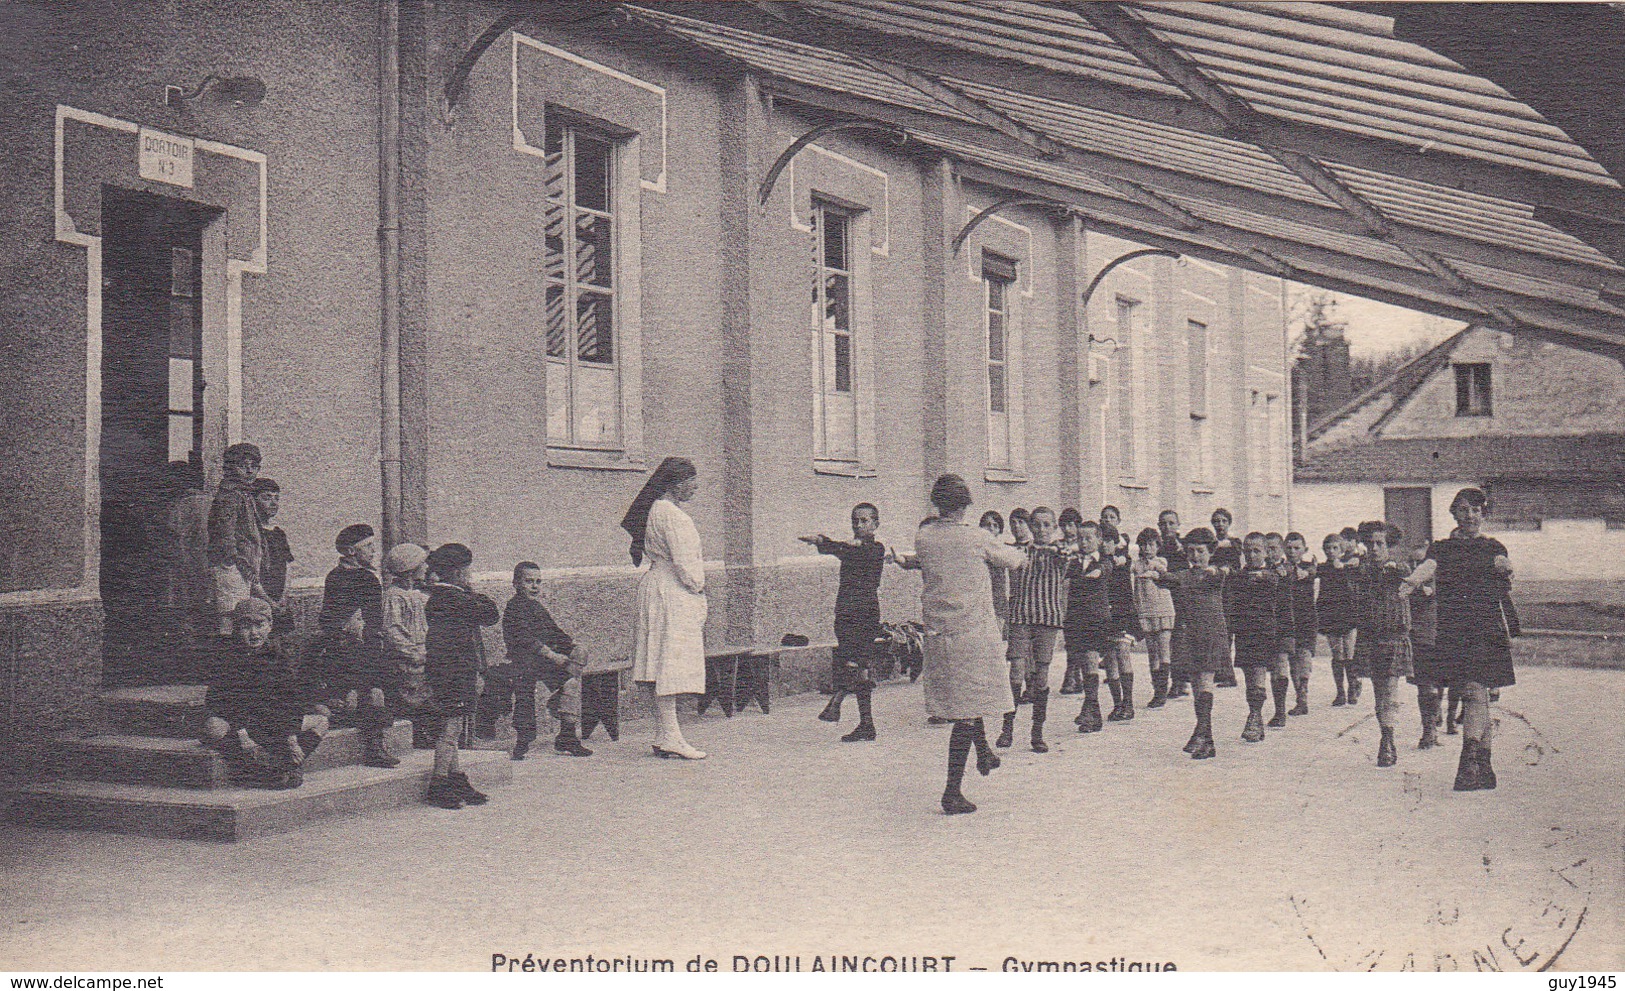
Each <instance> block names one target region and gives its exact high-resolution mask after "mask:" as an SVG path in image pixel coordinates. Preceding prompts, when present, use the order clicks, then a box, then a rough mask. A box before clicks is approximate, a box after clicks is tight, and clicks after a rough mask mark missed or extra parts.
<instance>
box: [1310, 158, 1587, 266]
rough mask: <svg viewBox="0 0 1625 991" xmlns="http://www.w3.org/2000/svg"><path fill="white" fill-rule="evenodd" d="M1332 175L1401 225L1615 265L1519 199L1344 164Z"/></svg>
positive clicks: (1332, 168)
mask: <svg viewBox="0 0 1625 991" xmlns="http://www.w3.org/2000/svg"><path fill="white" fill-rule="evenodd" d="M1327 167H1328V168H1329V169H1331V171H1332V173H1333V174H1334V175H1336V176H1337V177H1338V178H1339V179H1340V180H1342V181H1343V182H1344V183H1345V184H1346V185H1348V187H1349V188H1350V189H1352V190H1354V192H1356V193H1357V194H1359V195H1360V196H1361V197H1362V198H1363V199H1365V200H1367V201H1368V202H1370V203H1371V204H1372V205H1373V206H1375V207H1376V208H1377V209H1378V210H1380V211H1382V212H1383V213H1384V214H1386V215H1388V216H1391V217H1393V218H1394V219H1395V220H1398V221H1400V222H1402V223H1410V224H1415V225H1416V226H1418V227H1427V228H1430V229H1433V230H1439V231H1444V232H1446V233H1456V234H1462V235H1463V236H1466V237H1472V238H1476V239H1479V240H1484V241H1489V242H1490V243H1492V244H1500V245H1505V246H1507V247H1510V248H1515V249H1517V250H1520V251H1531V252H1535V253H1538V254H1544V255H1550V256H1552V257H1554V258H1564V259H1568V260H1570V261H1577V262H1582V263H1585V264H1588V265H1598V266H1602V267H1605V268H1611V269H1616V270H1617V269H1619V266H1618V265H1616V264H1615V263H1614V262H1613V261H1612V260H1611V259H1609V258H1607V257H1606V256H1604V255H1603V254H1602V253H1600V252H1599V251H1597V249H1595V248H1593V247H1591V246H1590V245H1589V244H1586V243H1585V242H1583V241H1580V240H1578V239H1577V238H1575V237H1572V236H1570V235H1568V234H1565V233H1563V232H1562V231H1559V230H1556V229H1554V228H1552V227H1548V226H1546V225H1545V224H1542V223H1540V222H1539V221H1537V220H1535V218H1534V210H1533V209H1531V208H1530V207H1528V206H1526V205H1525V204H1522V203H1514V202H1512V201H1511V200H1503V199H1499V198H1496V197H1491V196H1480V195H1476V194H1473V193H1467V192H1461V191H1458V190H1442V189H1440V188H1438V187H1436V186H1429V185H1426V184H1424V183H1419V182H1411V181H1409V180H1404V179H1400V178H1398V177H1395V176H1390V175H1381V174H1378V173H1375V172H1369V171H1366V170H1364V169H1356V168H1353V167H1350V166H1344V165H1328V166H1327Z"/></svg>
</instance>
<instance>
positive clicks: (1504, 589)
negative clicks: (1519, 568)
mask: <svg viewBox="0 0 1625 991" xmlns="http://www.w3.org/2000/svg"><path fill="white" fill-rule="evenodd" d="M1488 505H1489V499H1488V497H1486V496H1485V495H1484V493H1483V491H1482V490H1480V489H1473V488H1467V489H1462V490H1461V491H1460V492H1458V493H1456V498H1455V499H1454V500H1452V501H1451V503H1450V515H1451V516H1453V517H1455V520H1456V529H1455V531H1454V532H1452V533H1451V534H1450V536H1449V537H1446V538H1445V539H1444V540H1436V541H1434V542H1433V545H1432V546H1431V547H1429V548H1428V556H1427V560H1426V561H1423V562H1422V564H1421V566H1420V567H1418V568H1417V569H1416V572H1415V573H1414V574H1412V575H1411V577H1410V578H1409V579H1408V580H1407V585H1408V587H1409V588H1410V589H1411V590H1412V591H1414V590H1415V588H1416V587H1418V586H1420V585H1421V584H1423V583H1424V582H1426V581H1427V580H1428V579H1429V578H1432V579H1433V580H1434V585H1435V588H1437V590H1438V591H1437V596H1436V598H1437V601H1438V603H1439V630H1438V639H1437V642H1436V644H1435V650H1436V651H1437V655H1438V656H1437V658H1436V664H1437V669H1438V671H1439V673H1440V675H1441V676H1442V677H1443V678H1444V679H1445V680H1446V681H1447V682H1448V683H1449V684H1450V686H1451V687H1452V688H1456V689H1460V690H1462V692H1463V693H1464V695H1465V696H1466V701H1465V703H1464V706H1463V712H1462V727H1461V760H1460V763H1459V764H1458V765H1457V768H1456V783H1455V790H1456V791H1478V790H1480V789H1489V788H1494V787H1495V770H1494V769H1493V768H1492V767H1491V766H1490V732H1491V726H1492V723H1491V721H1490V691H1491V690H1492V689H1499V688H1504V687H1506V686H1507V685H1511V684H1514V683H1515V682H1516V680H1517V679H1516V678H1515V677H1514V676H1513V673H1512V640H1511V637H1512V631H1511V624H1510V623H1509V621H1508V616H1507V611H1506V607H1505V603H1506V602H1507V593H1508V591H1509V590H1510V589H1511V585H1512V564H1511V562H1510V561H1509V560H1508V558H1507V549H1506V546H1505V545H1504V544H1502V543H1501V542H1500V541H1499V540H1496V539H1494V538H1493V537H1486V536H1484V535H1483V534H1481V533H1480V532H1479V531H1480V529H1481V528H1482V526H1483V524H1484V514H1485V511H1486V509H1487V508H1488Z"/></svg>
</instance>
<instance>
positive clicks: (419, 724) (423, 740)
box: [384, 544, 434, 750]
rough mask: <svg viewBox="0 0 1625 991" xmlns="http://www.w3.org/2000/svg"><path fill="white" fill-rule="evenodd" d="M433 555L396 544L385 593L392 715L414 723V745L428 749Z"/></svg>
mask: <svg viewBox="0 0 1625 991" xmlns="http://www.w3.org/2000/svg"><path fill="white" fill-rule="evenodd" d="M428 558H429V552H428V551H426V550H424V549H423V548H422V547H419V546H418V545H417V544H396V545H395V546H394V547H392V548H390V550H389V554H388V555H386V556H385V558H384V572H385V574H386V575H388V577H389V587H388V588H386V589H384V651H385V655H386V656H385V664H386V665H387V666H388V667H390V668H393V669H394V675H395V678H394V685H393V689H394V690H393V691H391V692H389V693H388V694H387V696H386V699H385V700H386V701H387V702H388V703H389V708H390V711H391V713H393V714H399V715H401V716H404V717H406V718H407V719H410V720H412V746H413V747H415V748H417V749H420V750H430V749H433V747H434V742H433V741H432V740H430V739H429V737H428V733H427V724H428V721H429V713H428V712H427V711H426V709H427V707H428V706H429V702H430V695H429V682H428V678H427V676H426V675H425V674H424V673H423V657H424V653H425V652H426V651H427V650H428V647H427V640H428V636H429V617H428V615H427V614H426V613H425V612H424V608H425V607H426V606H427V605H428V604H429V593H427V592H425V591H423V589H422V587H421V586H422V584H423V580H424V578H425V577H427V576H428V572H429V568H428V565H426V564H425V563H424V562H425V561H427V560H428Z"/></svg>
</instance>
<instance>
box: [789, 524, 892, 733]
mask: <svg viewBox="0 0 1625 991" xmlns="http://www.w3.org/2000/svg"><path fill="white" fill-rule="evenodd" d="M879 529H880V510H879V509H876V508H875V507H874V505H873V504H871V503H867V502H860V503H858V504H857V505H856V506H853V507H852V539H851V540H850V541H845V540H832V539H830V538H829V537H826V536H825V535H823V534H821V533H820V534H817V535H815V536H806V537H802V538H800V539H801V540H802V541H804V542H805V543H809V544H811V545H813V546H814V547H816V548H818V553H820V554H830V555H833V556H834V557H836V558H838V559H840V562H841V584H840V588H839V589H838V590H837V591H836V593H835V653H834V655H833V656H832V658H831V660H830V668H831V671H830V673H831V675H832V680H833V682H834V690H835V694H834V695H832V696H831V697H830V700H829V705H827V706H825V707H824V711H823V712H821V713H819V715H818V718H819V719H822V720H823V721H824V722H826V723H838V722H840V721H841V703H842V702H844V701H845V700H846V694H847V692H851V693H852V694H853V695H856V696H857V698H858V725H857V726H856V727H854V728H853V729H852V731H851V732H850V733H847V734H846V735H845V736H842V737H841V742H842V743H856V742H859V741H863V740H873V739H874V738H875V722H874V716H873V714H872V712H871V710H870V700H871V698H872V696H873V692H874V684H875V683H874V677H873V675H872V674H871V667H872V663H873V661H872V658H873V657H874V652H875V641H876V640H877V639H878V638H880V637H881V636H882V633H881V629H880V576H881V572H882V571H883V570H884V569H885V567H886V548H885V545H883V544H881V543H880V541H878V540H876V539H875V532H876V531H877V530H879Z"/></svg>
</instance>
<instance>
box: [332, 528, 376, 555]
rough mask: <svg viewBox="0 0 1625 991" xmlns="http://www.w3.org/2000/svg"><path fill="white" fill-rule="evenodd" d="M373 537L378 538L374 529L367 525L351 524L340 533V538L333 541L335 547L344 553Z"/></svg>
mask: <svg viewBox="0 0 1625 991" xmlns="http://www.w3.org/2000/svg"><path fill="white" fill-rule="evenodd" d="M372 536H376V531H374V530H373V528H372V527H370V526H368V525H367V524H365V523H351V524H350V525H349V526H347V527H345V528H344V529H342V530H340V531H339V535H338V537H337V538H335V539H334V541H333V547H334V549H336V550H338V551H339V552H340V553H343V552H345V551H347V550H349V549H350V548H352V547H354V546H355V545H356V544H359V543H361V542H362V541H363V540H366V539H367V538H368V537H372Z"/></svg>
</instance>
